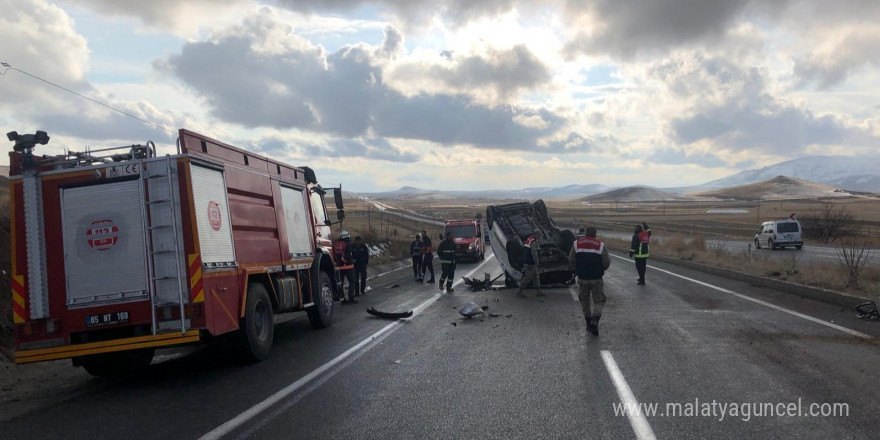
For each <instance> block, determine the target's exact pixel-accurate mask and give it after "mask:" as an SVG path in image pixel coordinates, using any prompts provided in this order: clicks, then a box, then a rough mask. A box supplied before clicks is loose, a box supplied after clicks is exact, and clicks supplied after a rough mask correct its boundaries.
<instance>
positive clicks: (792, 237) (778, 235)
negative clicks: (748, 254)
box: [755, 214, 804, 250]
mask: <svg viewBox="0 0 880 440" xmlns="http://www.w3.org/2000/svg"><path fill="white" fill-rule="evenodd" d="M801 232H802V229H801V224H800V222H798V221H797V220H795V218H794V214H792V215H791V217H789V218H788V220H774V221H769V222H764V223H762V224H761V227H760V228H758V231H757V232H756V233H755V247H756V248H758V249H761V246H767V248H769V249H770V250H775V249H776V248H785V247H786V246H794V247H795V249H802V248H803V247H804V239H803V236H802V235H801Z"/></svg>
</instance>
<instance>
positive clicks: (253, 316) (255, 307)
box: [238, 283, 275, 362]
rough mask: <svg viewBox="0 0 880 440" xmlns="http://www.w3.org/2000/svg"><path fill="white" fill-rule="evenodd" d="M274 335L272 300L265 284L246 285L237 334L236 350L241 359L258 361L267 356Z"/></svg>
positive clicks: (270, 349)
mask: <svg viewBox="0 0 880 440" xmlns="http://www.w3.org/2000/svg"><path fill="white" fill-rule="evenodd" d="M274 335H275V325H274V321H273V319H272V302H271V301H270V300H269V294H268V293H267V292H266V286H264V285H262V284H260V283H251V284H249V285H248V295H247V304H246V305H245V312H244V319H243V320H242V321H241V330H239V335H238V337H239V340H238V351H239V353H240V355H241V357H242V359H244V360H245V361H247V362H258V361H261V360H263V359H266V358H267V357H269V353H270V352H271V351H272V339H273V337H274Z"/></svg>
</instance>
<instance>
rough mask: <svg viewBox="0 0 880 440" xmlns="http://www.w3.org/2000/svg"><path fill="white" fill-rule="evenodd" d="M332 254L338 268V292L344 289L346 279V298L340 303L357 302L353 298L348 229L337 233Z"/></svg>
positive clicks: (352, 272)
mask: <svg viewBox="0 0 880 440" xmlns="http://www.w3.org/2000/svg"><path fill="white" fill-rule="evenodd" d="M333 256H334V257H335V258H336V266H337V267H338V268H339V277H340V278H341V279H340V284H339V290H340V292H341V291H342V290H344V289H345V281H346V280H348V298H347V299H346V298H343V299H342V304H357V300H355V299H354V287H355V286H354V258H353V257H352V255H351V236H350V235H349V234H348V231H342V233H341V234H339V240H336V243H333Z"/></svg>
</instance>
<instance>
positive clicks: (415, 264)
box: [409, 234, 422, 282]
mask: <svg viewBox="0 0 880 440" xmlns="http://www.w3.org/2000/svg"><path fill="white" fill-rule="evenodd" d="M409 256H410V257H412V269H413V280H415V281H419V282H421V281H422V280H420V279H419V278H420V277H421V276H422V234H416V239H415V240H413V241H412V243H410V244H409Z"/></svg>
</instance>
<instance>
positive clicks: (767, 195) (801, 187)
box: [692, 176, 853, 200]
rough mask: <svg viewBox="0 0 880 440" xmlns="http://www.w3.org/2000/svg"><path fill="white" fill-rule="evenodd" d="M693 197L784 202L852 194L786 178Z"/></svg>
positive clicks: (782, 177) (819, 184)
mask: <svg viewBox="0 0 880 440" xmlns="http://www.w3.org/2000/svg"><path fill="white" fill-rule="evenodd" d="M692 196H694V197H706V198H716V199H721V200H784V199H815V198H820V197H852V196H853V194H852V193H849V192H847V191H843V190H840V189H837V188H835V187H833V186H830V185H825V184H821V183H817V182H811V181H809V180H805V179H798V178H794V177H788V176H776V177H774V178H772V179H768V180H765V181H763V182H758V183H750V184H747V185H739V186H733V187H730V188H723V189H719V190H713V191H706V192H701V193H697V194H692Z"/></svg>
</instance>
